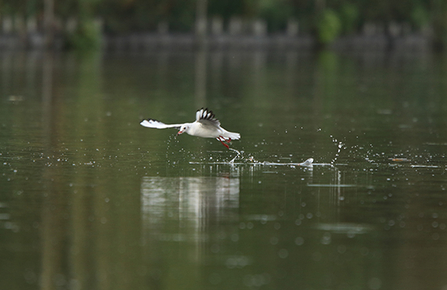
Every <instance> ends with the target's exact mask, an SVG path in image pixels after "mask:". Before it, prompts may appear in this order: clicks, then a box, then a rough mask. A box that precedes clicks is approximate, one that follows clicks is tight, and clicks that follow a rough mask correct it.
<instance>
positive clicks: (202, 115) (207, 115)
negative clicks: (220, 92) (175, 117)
mask: <svg viewBox="0 0 447 290" xmlns="http://www.w3.org/2000/svg"><path fill="white" fill-rule="evenodd" d="M196 122H199V123H202V124H203V125H213V126H216V127H219V126H220V122H219V120H217V119H216V118H215V116H214V114H213V111H210V110H208V108H206V109H204V108H202V109H200V110H198V111H197V112H196Z"/></svg>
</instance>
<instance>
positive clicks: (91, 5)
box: [0, 0, 447, 49]
mask: <svg viewBox="0 0 447 290" xmlns="http://www.w3.org/2000/svg"><path fill="white" fill-rule="evenodd" d="M0 11H1V12H0V17H1V20H2V22H1V25H2V32H3V33H2V34H3V35H8V34H10V33H12V32H16V33H18V34H20V33H21V34H26V33H27V31H28V32H29V31H31V32H47V34H49V35H50V36H49V37H48V38H47V40H46V41H49V42H51V41H52V37H53V36H54V35H57V36H62V37H63V39H64V43H65V47H75V48H82V47H89V46H91V47H97V46H98V44H99V39H100V37H99V35H102V34H103V33H104V34H105V35H120V34H129V33H136V32H167V31H169V32H170V33H190V32H194V31H195V32H196V33H197V32H198V31H199V32H200V31H210V29H211V28H213V29H214V31H218V32H219V31H221V32H222V33H226V32H228V31H230V30H231V29H233V31H239V32H240V31H241V30H237V29H236V28H234V27H233V28H232V27H231V26H232V23H233V24H234V23H236V24H240V23H247V22H255V21H260V22H258V23H260V24H259V27H258V28H256V27H255V28H254V29H252V30H254V33H255V34H256V31H261V34H268V35H272V34H281V33H288V35H294V36H296V35H297V34H298V33H299V34H300V35H308V36H311V37H312V38H313V39H315V40H316V43H317V44H322V45H327V44H330V43H332V42H333V41H335V40H337V39H340V38H342V37H343V36H346V35H370V34H371V33H372V32H374V33H380V34H383V35H385V36H391V37H394V36H397V35H401V34H404V33H406V34H421V35H423V36H424V37H426V38H429V39H430V42H431V44H433V47H434V48H438V49H443V48H444V47H445V44H446V43H447V40H446V39H447V37H446V35H447V32H446V31H447V2H446V1H444V0H432V1H425V0H397V1H388V0H377V1H367V0H356V1H354V0H334V1H325V0H314V1H308V0H228V1H220V0H67V1H57V0H14V1H12V0H3V1H0ZM200 23H205V24H204V25H205V26H204V27H205V28H204V29H200V28H198V27H199V26H200ZM255 26H256V25H255ZM98 27H99V29H98ZM242 31H244V30H243V29H242ZM251 32H253V31H251Z"/></svg>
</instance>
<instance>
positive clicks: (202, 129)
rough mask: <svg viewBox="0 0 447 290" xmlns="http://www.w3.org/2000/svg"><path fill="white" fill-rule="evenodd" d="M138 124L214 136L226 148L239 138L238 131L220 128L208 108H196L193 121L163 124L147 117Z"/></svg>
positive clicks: (200, 135)
mask: <svg viewBox="0 0 447 290" xmlns="http://www.w3.org/2000/svg"><path fill="white" fill-rule="evenodd" d="M140 125H141V126H144V127H148V128H155V129H166V128H177V129H178V130H179V131H178V132H177V135H180V134H183V133H187V134H189V135H191V136H197V137H202V138H216V139H217V140H218V141H220V143H222V144H223V145H224V146H225V147H227V148H228V149H229V148H230V146H228V144H229V143H230V142H231V141H232V140H238V139H240V138H241V135H240V134H239V133H234V132H229V131H227V130H225V129H224V128H222V127H221V126H220V122H219V120H217V119H216V118H215V116H214V114H213V111H211V110H208V108H206V109H204V108H201V109H200V110H197V112H196V120H195V121H194V122H193V123H183V124H165V123H162V122H160V121H158V120H155V119H147V120H143V121H141V122H140ZM225 142H226V143H225Z"/></svg>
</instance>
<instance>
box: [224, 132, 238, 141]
mask: <svg viewBox="0 0 447 290" xmlns="http://www.w3.org/2000/svg"><path fill="white" fill-rule="evenodd" d="M222 137H225V138H231V140H239V139H240V138H241V134H239V133H234V132H228V131H226V132H225V134H224V135H223V136H222Z"/></svg>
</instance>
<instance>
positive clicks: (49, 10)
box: [43, 0, 54, 47]
mask: <svg viewBox="0 0 447 290" xmlns="http://www.w3.org/2000/svg"><path fill="white" fill-rule="evenodd" d="M43 4H44V12H43V26H44V33H45V34H44V35H45V46H46V47H51V46H53V42H54V39H53V38H54V31H53V28H54V26H53V21H54V0H44V2H43Z"/></svg>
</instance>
